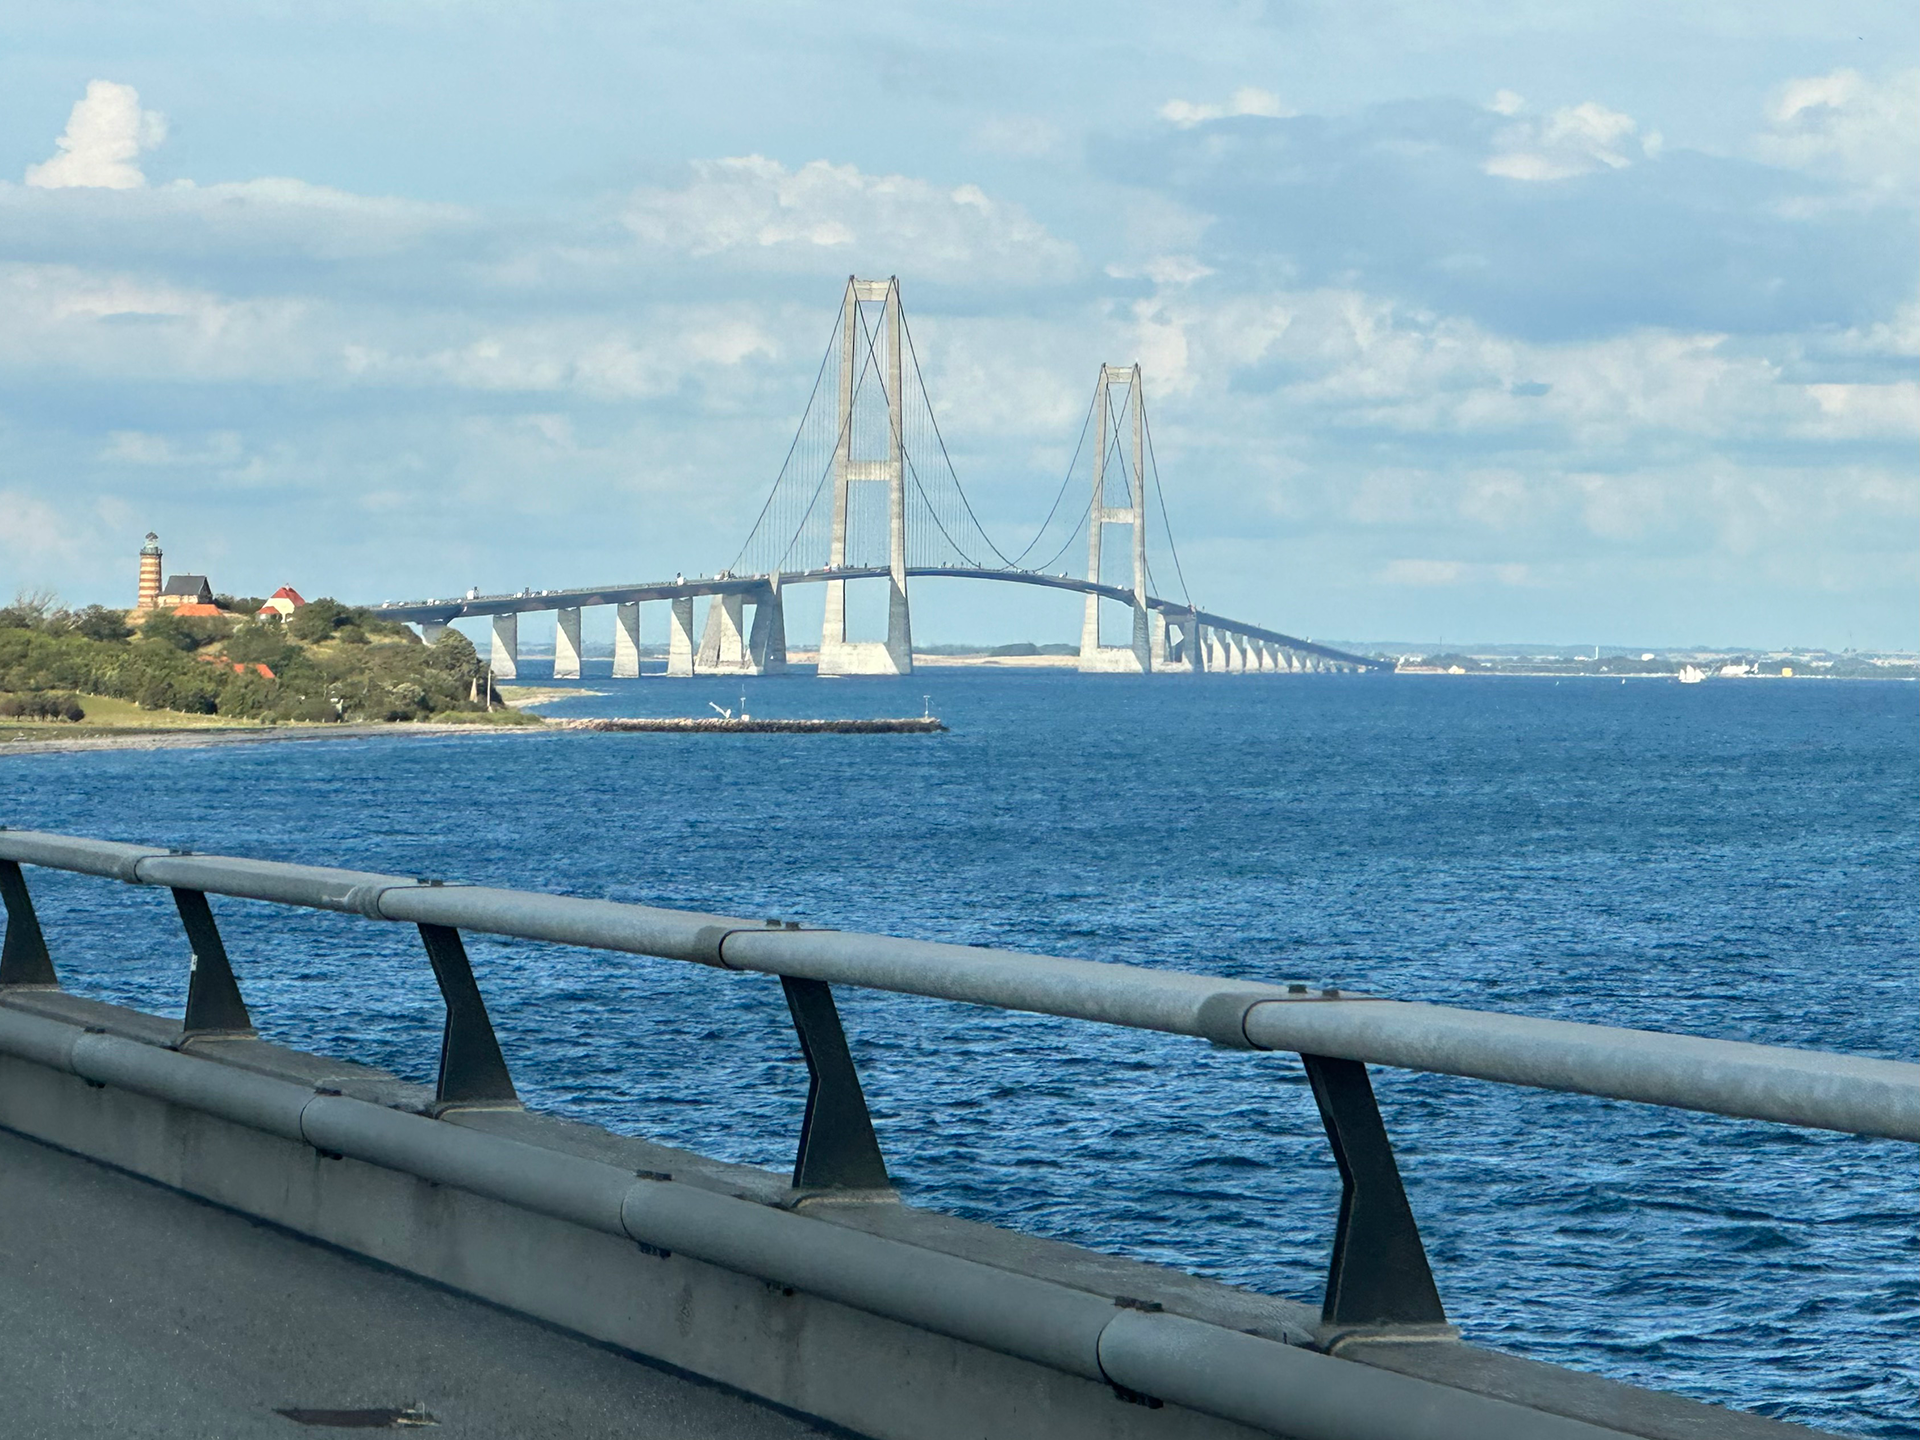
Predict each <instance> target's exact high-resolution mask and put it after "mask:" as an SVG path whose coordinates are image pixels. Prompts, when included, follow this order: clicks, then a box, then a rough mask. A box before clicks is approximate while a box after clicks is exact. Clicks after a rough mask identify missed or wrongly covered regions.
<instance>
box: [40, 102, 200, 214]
mask: <svg viewBox="0 0 1920 1440" xmlns="http://www.w3.org/2000/svg"><path fill="white" fill-rule="evenodd" d="M166 136H167V122H166V117H165V116H163V115H161V114H160V112H159V111H157V110H142V109H141V108H140V95H139V92H138V91H136V90H135V89H134V88H133V87H132V86H131V85H116V84H115V83H114V82H113V81H111V80H90V81H88V82H87V93H86V96H85V98H83V99H81V100H79V101H76V102H75V104H74V107H73V113H72V114H71V115H69V116H68V117H67V128H66V131H65V133H63V134H62V135H61V136H60V138H59V139H58V140H56V141H55V142H54V145H55V147H56V150H55V153H54V155H53V157H52V158H51V159H49V160H46V161H43V162H42V163H41V164H38V165H29V166H28V167H27V176H26V180H27V184H29V185H32V186H34V187H35V188H37V189H44V190H62V189H67V188H76V187H85V188H97V189H106V190H136V189H138V188H139V187H140V186H142V185H145V184H146V183H147V177H146V176H145V175H143V174H141V173H140V166H139V164H138V163H137V162H138V161H139V158H140V152H141V151H143V150H151V149H153V148H154V146H156V145H158V144H159V143H160V142H161V141H162V140H164V139H166Z"/></svg>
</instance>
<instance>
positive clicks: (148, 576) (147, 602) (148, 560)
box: [135, 530, 160, 610]
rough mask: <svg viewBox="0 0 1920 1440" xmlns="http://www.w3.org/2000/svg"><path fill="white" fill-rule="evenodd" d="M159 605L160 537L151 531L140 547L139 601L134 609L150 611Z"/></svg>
mask: <svg viewBox="0 0 1920 1440" xmlns="http://www.w3.org/2000/svg"><path fill="white" fill-rule="evenodd" d="M159 603H160V537H159V536H158V535H156V534H154V533H153V532H152V531H151V530H149V531H148V532H147V543H146V544H144V545H142V546H141V547H140V601H139V604H138V605H137V606H136V607H135V608H136V609H140V610H152V609H154V608H156V607H157V606H158V605H159Z"/></svg>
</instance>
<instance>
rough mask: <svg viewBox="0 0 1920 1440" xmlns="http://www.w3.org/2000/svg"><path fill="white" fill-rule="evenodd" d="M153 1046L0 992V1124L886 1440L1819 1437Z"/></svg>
mask: <svg viewBox="0 0 1920 1440" xmlns="http://www.w3.org/2000/svg"><path fill="white" fill-rule="evenodd" d="M176 1035H177V1029H176V1028H175V1027H174V1026H173V1024H172V1022H167V1021H164V1020H160V1019H157V1018H155V1017H151V1016H144V1015H140V1014H138V1013H136V1012H131V1011H126V1010H120V1009H117V1008H115V1007H112V1006H106V1005H100V1004H97V1003H95V1002H91V1001H87V1000H84V999H80V998H77V997H72V996H66V995H60V994H55V993H46V992H37V993H36V992H27V991H22V990H13V991H9V992H8V993H7V994H6V995H5V997H4V999H0V1126H4V1127H5V1128H7V1129H10V1130H14V1131H17V1132H19V1133H21V1134H24V1135H28V1136H31V1137H33V1138H35V1139H38V1140H42V1141H45V1142H47V1143H50V1144H54V1145H58V1146H61V1147H63V1148H65V1149H68V1150H71V1151H74V1152H76V1153H78V1154H81V1155H85V1156H88V1157H90V1158H93V1159H96V1160H100V1161H103V1162H105V1163H108V1164H111V1165H115V1166H118V1167H120V1168H122V1169H124V1170H127V1171H129V1172H131V1173H133V1174H136V1175H140V1176H143V1177H146V1178H148V1179H150V1180H154V1181H157V1182H159V1183H161V1184H163V1185H167V1186H170V1187H173V1188H175V1189H177V1190H180V1191H183V1192H185V1193H187V1194H189V1195H194V1196H198V1197H200V1198H203V1199H206V1200H209V1201H212V1202H214V1203H216V1204H219V1205H223V1206H226V1207H229V1208H231V1209H233V1210H236V1211H239V1212H241V1213H244V1214H247V1215H251V1216H255V1217H258V1218H260V1219H262V1220H267V1221H271V1222H273V1223H275V1224H278V1225H282V1226H285V1227H286V1228H288V1229H289V1230H292V1231H294V1232H296V1233H299V1234H301V1235H305V1236H310V1237H312V1238H314V1239H316V1240H320V1241H324V1242H327V1243H329V1244H333V1245H337V1246H339V1247H341V1248H342V1249H345V1250H347V1251H350V1252H353V1253H355V1254H359V1255H363V1256H365V1257H367V1258H369V1259H372V1260H376V1261H380V1262H383V1263H385V1264H388V1265H392V1266H394V1267H395V1268H397V1269H400V1270H403V1271H407V1272H409V1273H412V1274H415V1275H419V1276H422V1277H424V1278H426V1279H429V1280H433V1281H436V1282H439V1283H441V1284H444V1285H447V1286H449V1287H451V1288H453V1289H456V1290H460V1291H463V1292H465V1293H468V1294H472V1295H475V1296H479V1297H481V1298H483V1299H486V1300H489V1301H493V1302H495V1303H498V1304H501V1305H504V1306H507V1307H509V1308H512V1309H514V1310H517V1311H521V1312H523V1313H525V1314H528V1315H532V1316H535V1317H538V1318H540V1319H542V1320H545V1321H549V1322H551V1323H553V1324H556V1325H559V1326H562V1327H565V1328H567V1329H569V1330H573V1331H576V1332H578V1333H580V1334H583V1335H586V1336H589V1337H592V1338H593V1339H596V1340H600V1341H604V1342H607V1343H610V1344H613V1345H616V1346H619V1347H622V1348H624V1349H626V1350H629V1351H632V1352H634V1353H635V1354H638V1355H641V1356H644V1357H647V1358H649V1359H652V1360H655V1361H658V1362H661V1363H665V1364H667V1365H671V1366H674V1367H677V1368H679V1369H682V1370H685V1371H688V1372H691V1373H693V1374H695V1375H699V1376H702V1377H705V1378H708V1379H711V1380H714V1381H717V1382H719V1383H722V1384H726V1385H730V1386H734V1387H737V1388H738V1389H740V1390H742V1391H744V1392H746V1393H748V1394H751V1395H754V1396H758V1397H760V1398H763V1399H765V1400H769V1401H772V1402H774V1403H776V1404H779V1405H783V1406H786V1407H789V1408H791V1409H793V1410H796V1411H799V1412H802V1413H804V1414H807V1415H811V1416H816V1417H819V1418H820V1419H823V1420H827V1421H830V1422H833V1423H835V1424H838V1425H841V1426H845V1427H847V1428H848V1429H850V1430H853V1431H856V1432H859V1433H861V1434H864V1435H870V1436H874V1437H882V1440H949V1437H951V1440H976V1437H986V1436H994V1437H1016V1440H1018V1437H1035V1440H1038V1437H1061V1440H1077V1437H1115V1440H1136V1437H1137V1440H1176V1437H1177V1440H1187V1437H1192V1440H1233V1437H1240V1440H1249V1437H1253V1436H1257V1435H1263V1434H1264V1435H1274V1434H1288V1435H1294V1436H1297V1437H1302V1440H1389V1437H1391V1440H1487V1437H1489V1436H1496V1435H1509V1434H1512V1435H1521V1434H1524V1435H1527V1436H1530V1437H1538V1440H1605V1437H1608V1436H1613V1437H1618V1436H1620V1435H1637V1436H1642V1437H1647V1440H1682V1437H1686V1440H1708V1437H1713V1440H1720V1437H1726V1440H1733V1437H1744V1436H1753V1437H1760V1436H1769V1437H1784V1436H1787V1435H1794V1434H1798V1435H1808V1434H1811V1433H1812V1432H1808V1431H1803V1430H1799V1429H1798V1428H1797V1427H1792V1426H1782V1425H1778V1424H1777V1423H1774V1422H1769V1421H1765V1420H1760V1419H1758V1418H1756V1417H1749V1416H1742V1415H1736V1414H1733V1413H1730V1412H1727V1411H1719V1410H1714V1409H1711V1408H1710V1407H1706V1406H1700V1405H1697V1404H1693V1403H1690V1402H1686V1401H1681V1400H1677V1399H1674V1398H1672V1397H1664V1396H1657V1395H1650V1394H1648V1393H1647V1392H1643V1391H1637V1390H1632V1389H1630V1388H1628V1387H1625V1386H1619V1385H1614V1384H1612V1383H1611V1382H1607V1381H1603V1380H1598V1379H1595V1378H1593V1377H1585V1376H1579V1375H1576V1374H1574V1373H1573V1372H1568V1371H1562V1370H1558V1369H1555V1368H1554V1367H1549V1366H1541V1365H1534V1364H1531V1363H1530V1362H1524V1361H1517V1360H1512V1359H1510V1358H1509V1357H1501V1356H1497V1355H1493V1354H1491V1353H1490V1352H1485V1351H1477V1350H1473V1349H1471V1348H1470V1347H1466V1346H1462V1345H1459V1344H1458V1343H1457V1342H1451V1341H1448V1340H1447V1339H1445V1338H1444V1337H1442V1336H1438V1335H1436V1336H1433V1337H1429V1339H1427V1340H1426V1341H1424V1342H1422V1343H1413V1344H1409V1343H1407V1339H1406V1337H1404V1336H1402V1337H1397V1338H1396V1337H1394V1336H1391V1335H1388V1336H1380V1337H1375V1338H1376V1339H1377V1340H1378V1341H1380V1342H1383V1343H1379V1344H1378V1345H1376V1346H1371V1347H1370V1345H1369V1343H1367V1337H1364V1336H1361V1337H1349V1338H1348V1339H1347V1340H1346V1341H1345V1342H1344V1343H1343V1345H1342V1354H1349V1353H1351V1354H1353V1355H1354V1356H1355V1357H1356V1358H1353V1359H1336V1358H1333V1357H1331V1356H1329V1355H1325V1354H1320V1353H1317V1352H1316V1351H1315V1350H1313V1349H1312V1348H1309V1347H1310V1346H1311V1344H1312V1343H1313V1342H1315V1341H1316V1339H1319V1338H1323V1337H1320V1336H1319V1335H1318V1325H1317V1319H1318V1317H1317V1315H1316V1314H1315V1313H1314V1312H1312V1311H1310V1310H1308V1309H1307V1307H1304V1306H1300V1305H1298V1304H1295V1303H1292V1302H1288V1301H1285V1300H1279V1299H1274V1298H1272V1297H1266V1296H1259V1295H1255V1294H1251V1293H1249V1292H1246V1291H1242V1290H1237V1289H1234V1288H1233V1287H1230V1286H1224V1285H1219V1284H1216V1283H1214V1282H1210V1281H1205V1280H1201V1279H1199V1278H1197V1277H1193V1276H1188V1275H1184V1274H1181V1273H1179V1272H1176V1271H1168V1270H1165V1269H1162V1268H1160V1267H1157V1266H1150V1265H1145V1264H1140V1263H1138V1262H1133V1261H1127V1260H1122V1259H1118V1258H1115V1257H1112V1256H1103V1255H1098V1254H1095V1253H1092V1252H1088V1251H1084V1250H1080V1249H1078V1248H1076V1247H1072V1246H1066V1245H1061V1244H1058V1243H1055V1242H1049V1241H1042V1240H1036V1239H1034V1238H1033V1237H1028V1236H1021V1235H1017V1234H1013V1233H1011V1232H1006V1231H1001V1230H997V1229H995V1228H993V1227H989V1226H982V1225H976V1224H971V1223H969V1222H965V1221H960V1220H956V1219H954V1218H952V1217H947V1216H941V1215H937V1214H933V1213H931V1212H926V1211H919V1210H914V1209H911V1208H909V1207H906V1206H902V1205H900V1204H898V1203H897V1202H895V1201H893V1200H891V1199H888V1198H881V1197H878V1196H875V1195H872V1194H870V1193H869V1194H867V1195H865V1196H863V1197H844V1198H833V1197H823V1196H821V1195H819V1194H817V1193H815V1194H808V1193H805V1192H796V1191H793V1190H792V1189H790V1188H789V1187H788V1186H787V1185H786V1183H785V1181H784V1179H782V1178H781V1177H776V1176H772V1175H769V1174H767V1173H766V1172H764V1171H758V1170H753V1169H751V1168H748V1167H743V1166H732V1165H726V1164H723V1163H720V1162H716V1161H712V1160H708V1159H706V1158H705V1157H701V1156H696V1155H692V1154H689V1153H687V1152H684V1151H674V1150H670V1149H667V1148H666V1147H662V1146H657V1145H653V1144H651V1143H650V1142H647V1141H643V1140H635V1139H628V1138H625V1137H620V1136H614V1135H611V1134H609V1133H607V1132H605V1131H601V1130H597V1129H595V1128H593V1127H588V1126H583V1125H577V1124H572V1123H570V1122H566V1121H561V1120H557V1119H554V1118H550V1117H543V1116H537V1115H530V1114H526V1113H524V1112H521V1111H518V1110H505V1109H501V1110H468V1111H453V1112H450V1113H448V1114H446V1115H444V1116H442V1117H441V1118H439V1119H433V1118H429V1116H428V1111H429V1110H430V1108H431V1107H430V1103H429V1102H430V1101H431V1095H430V1093H429V1092H427V1091H425V1090H424V1089H423V1088H422V1087H418V1086H412V1085H408V1084H405V1083H404V1082H400V1081H398V1080H397V1079H395V1078H394V1077H392V1076H389V1075H386V1074H384V1073H383V1072H379V1071H374V1070H369V1069H366V1068H365V1067H360V1066H355V1065H351V1064H345V1063H342V1062H336V1061H331V1060H327V1059H325V1058H324V1057H318V1056H311V1055H303V1054H300V1053H298V1052H293V1051H287V1050H282V1049H278V1048H277V1047H274V1046H271V1045H266V1044H263V1043H261V1042H258V1041H253V1040H231V1039H223V1040H218V1041H191V1042H187V1048H188V1050H189V1052H190V1053H187V1054H181V1053H176V1050H175V1048H174V1045H175V1036H176ZM340 1152H352V1153H350V1154H346V1153H340ZM636 1241H638V1242H640V1243H636ZM649 1241H651V1242H652V1243H649ZM696 1257H701V1258H696ZM51 1263H56V1264H57V1263H58V1259H57V1257H52V1259H51ZM976 1341H977V1342H978V1343H975V1342H976ZM1109 1377H1110V1378H1109ZM1136 1392H1137V1393H1136ZM1149 1396H1158V1397H1161V1398H1160V1399H1155V1400H1151V1401H1148V1399H1147V1397H1149ZM1163 1401H1164V1403H1163ZM1236 1422H1244V1423H1236Z"/></svg>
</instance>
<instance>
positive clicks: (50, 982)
mask: <svg viewBox="0 0 1920 1440" xmlns="http://www.w3.org/2000/svg"><path fill="white" fill-rule="evenodd" d="M0 901H4V902H5V904H6V907H7V938H6V940H5V941H4V942H0V986H26V987H30V988H32V989H35V990H58V989H59V988H60V977H59V976H57V975H55V974H54V973H53V957H52V956H51V955H49V954H48V953H47V937H46V936H45V935H43V934H41V933H40V917H39V916H38V915H36V914H34V913H33V896H32V895H31V894H29V893H28V891H27V882H26V878H25V877H24V876H23V875H21V873H20V865H19V862H17V861H14V860H0Z"/></svg>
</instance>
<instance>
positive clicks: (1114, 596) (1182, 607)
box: [367, 565, 1392, 670]
mask: <svg viewBox="0 0 1920 1440" xmlns="http://www.w3.org/2000/svg"><path fill="white" fill-rule="evenodd" d="M887 574H888V571H887V567H886V566H884V565H878V566H861V567H851V566H841V567H839V568H837V569H835V568H824V569H820V570H794V571H786V572H783V573H782V574H781V575H780V576H779V580H778V585H779V588H780V589H783V590H784V589H786V588H787V587H788V586H791V585H820V584H824V583H826V582H827V581H829V580H884V579H886V578H887ZM907 577H908V578H909V579H912V580H991V581H994V582H996V583H999V584H1011V585H1035V586H1039V587H1040V588H1042V589H1046V590H1066V591H1070V592H1072V593H1073V594H1076V595H1098V596H1100V597H1101V598H1102V599H1103V600H1113V601H1116V602H1118V603H1119V604H1122V605H1131V604H1133V592H1132V591H1131V590H1127V589H1124V588H1122V587H1121V586H1118V585H1103V584H1100V583H1098V582H1096V581H1092V580H1086V579H1082V578H1080V577H1079V576H1075V575H1047V574H1043V573H1042V572H1040V571H1038V570H993V569H988V568H985V567H968V566H957V565H913V566H909V567H907ZM773 588H774V581H773V577H771V576H767V575H716V576H712V577H708V576H704V575H703V576H701V577H700V578H699V579H697V580H687V579H685V578H677V579H673V580H656V581H647V582H643V583H640V584H634V585H609V586H602V587H600V588H598V589H586V590H523V591H521V592H520V593H519V594H516V595H475V596H464V597H460V598H457V599H452V600H405V601H387V602H385V603H384V604H380V605H372V606H369V607H367V608H368V609H370V610H371V611H372V612H373V613H374V614H375V615H377V616H378V617H379V618H381V619H382V620H399V621H410V622H412V623H414V624H429V625H445V624H447V623H448V622H449V621H452V620H462V619H476V618H480V617H483V616H492V615H525V614H529V613H533V612H537V611H544V610H574V609H585V608H587V607H589V606H595V605H631V604H635V603H638V602H642V601H653V600H668V601H671V600H680V599H689V598H692V597H694V596H699V595H743V596H744V595H763V594H766V593H767V592H769V591H770V590H772V589H773ZM1147 608H1148V609H1149V610H1157V611H1159V612H1160V613H1161V614H1163V615H1166V616H1167V617H1168V618H1170V619H1181V620H1191V621H1192V622H1193V623H1195V624H1197V625H1204V626H1206V627H1207V628H1208V629H1210V630H1224V631H1227V632H1229V633H1231V634H1234V635H1240V636H1244V637H1246V638H1247V639H1250V640H1259V641H1263V642H1265V643H1266V644H1269V645H1278V646H1282V647H1284V648H1286V649H1288V650H1295V651H1298V652H1300V653H1301V654H1305V655H1317V656H1319V657H1320V658H1322V659H1324V660H1330V661H1334V662H1336V663H1338V664H1340V665H1351V666H1356V667H1358V668H1360V669H1365V670H1384V669H1391V668H1392V667H1391V666H1389V665H1387V664H1386V663H1385V662H1383V661H1379V660H1374V659H1371V658H1370V657H1368V656H1365V655H1354V654H1351V653H1349V652H1348V651H1345V650H1337V649H1335V648H1334V647H1332V646H1331V645H1316V644H1315V643H1314V642H1313V641H1311V640H1305V639H1302V638H1300V637H1299V636H1297V635H1287V634H1283V633H1282V632H1280V631H1278V630H1268V629H1265V628H1264V627H1262V626H1259V625H1250V624H1248V623H1246V622H1245V621H1243V620H1233V619H1229V618H1228V617H1227V616H1224V615H1216V614H1214V613H1213V612H1212V611H1210V610H1200V609H1196V608H1195V607H1193V606H1192V605H1188V604H1185V603H1183V602H1181V601H1178V600H1167V599H1163V598H1162V597H1160V596H1158V595H1149V596H1148V597H1147Z"/></svg>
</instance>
